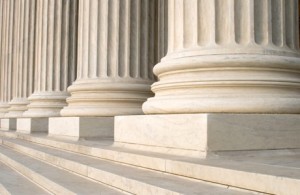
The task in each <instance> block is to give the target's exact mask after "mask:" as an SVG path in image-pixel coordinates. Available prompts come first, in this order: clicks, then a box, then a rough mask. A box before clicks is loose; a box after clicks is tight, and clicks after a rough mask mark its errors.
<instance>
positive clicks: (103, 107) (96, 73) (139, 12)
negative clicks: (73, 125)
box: [0, 0, 167, 117]
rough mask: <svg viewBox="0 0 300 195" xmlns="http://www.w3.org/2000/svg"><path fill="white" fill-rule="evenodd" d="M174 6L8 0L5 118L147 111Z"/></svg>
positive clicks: (0, 6) (2, 0) (3, 1)
mask: <svg viewBox="0 0 300 195" xmlns="http://www.w3.org/2000/svg"><path fill="white" fill-rule="evenodd" d="M166 9H167V3H166V1H164V0H155V1H148V0H79V1H78V0H43V1H39V0H0V10H1V11H0V22H1V24H0V28H1V29H0V32H1V39H0V41H1V44H0V45H1V57H0V59H1V100H0V102H1V104H0V112H1V117H55V116H115V115H122V114H123V115H124V114H141V113H142V109H141V107H142V103H143V102H144V101H146V99H147V98H148V97H150V96H152V93H151V91H150V85H151V84H152V83H153V82H154V81H155V79H156V78H155V76H154V75H153V73H152V68H153V66H154V65H155V64H156V63H157V62H158V61H159V60H160V59H161V58H162V56H163V55H165V53H166V46H167V44H166V42H167V39H166V36H167V25H166V22H167V12H166ZM68 87H69V88H68ZM70 95H71V96H70ZM69 96H70V97H69ZM68 97H69V98H68Z"/></svg>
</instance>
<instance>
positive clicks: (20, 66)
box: [6, 0, 36, 117]
mask: <svg viewBox="0 0 300 195" xmlns="http://www.w3.org/2000/svg"><path fill="white" fill-rule="evenodd" d="M35 5H36V4H35V0H26V1H22V0H16V1H15V8H16V13H15V19H14V21H15V24H14V30H13V31H14V33H13V36H14V39H13V47H14V49H13V68H14V71H13V89H14V90H13V99H12V100H11V102H10V103H9V105H10V108H9V113H8V114H6V116H8V117H21V116H22V114H23V112H24V111H26V110H27V104H28V103H29V101H28V100H27V97H29V95H31V93H32V92H33V77H34V66H33V65H34V35H35V34H34V23H35Z"/></svg>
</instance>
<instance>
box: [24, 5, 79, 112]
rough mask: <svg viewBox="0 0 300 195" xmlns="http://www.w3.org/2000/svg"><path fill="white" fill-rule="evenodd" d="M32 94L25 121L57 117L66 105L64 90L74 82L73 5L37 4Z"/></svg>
mask: <svg viewBox="0 0 300 195" xmlns="http://www.w3.org/2000/svg"><path fill="white" fill-rule="evenodd" d="M36 3H37V5H36V6H37V13H36V32H35V33H36V36H35V37H36V39H35V59H34V60H35V80H34V84H35V87H34V88H35V90H34V93H33V94H32V95H31V96H30V97H29V98H28V100H29V102H30V103H29V105H28V111H26V112H24V114H23V115H24V116H25V117H52V116H59V115H60V114H59V112H60V110H61V109H62V108H63V107H64V106H65V105H66V98H67V97H68V95H69V94H68V92H67V87H68V86H69V85H70V84H71V83H72V81H73V80H74V79H75V62H74V60H73V58H74V56H76V54H75V52H74V51H75V50H76V49H74V48H75V46H76V44H75V38H74V37H75V36H76V35H75V34H76V33H75V32H76V26H77V25H76V21H75V20H74V18H76V17H75V16H76V12H77V9H76V8H77V1H75V0H42V1H37V2H36Z"/></svg>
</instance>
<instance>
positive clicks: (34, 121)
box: [16, 118, 49, 134]
mask: <svg viewBox="0 0 300 195" xmlns="http://www.w3.org/2000/svg"><path fill="white" fill-rule="evenodd" d="M48 121H49V119H48V118H17V127H16V130H17V132H20V133H27V134H30V133H36V132H48V123H49V122H48Z"/></svg>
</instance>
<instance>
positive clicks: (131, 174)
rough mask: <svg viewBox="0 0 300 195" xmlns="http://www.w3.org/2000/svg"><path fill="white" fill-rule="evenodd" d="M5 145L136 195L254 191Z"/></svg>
mask: <svg viewBox="0 0 300 195" xmlns="http://www.w3.org/2000/svg"><path fill="white" fill-rule="evenodd" d="M2 144H3V145H4V146H7V147H10V148H12V149H14V150H17V151H19V152H21V153H24V154H26V155H29V156H32V157H34V158H38V159H40V160H43V161H46V162H48V163H51V164H54V165H55V166H59V167H61V168H64V169H67V170H69V171H72V172H75V173H77V174H80V175H82V176H84V177H88V178H91V179H94V180H97V181H99V182H102V183H105V184H107V185H110V186H114V187H116V188H119V189H122V190H124V191H126V192H129V193H133V194H155V195H156V194H253V193H252V192H248V191H247V192H246V191H243V190H238V189H231V188H230V189H229V187H228V186H224V185H217V184H213V183H208V182H203V181H197V180H192V179H186V178H180V177H177V176H174V175H168V174H162V173H160V172H157V171H150V170H146V169H140V168H136V167H133V166H128V165H124V164H120V163H115V162H112V161H107V160H103V159H97V158H93V157H88V156H84V155H81V154H76V153H70V152H66V151H62V150H58V149H54V148H50V147H45V146H42V145H38V144H34V143H30V142H26V141H24V140H17V139H3V140H2Z"/></svg>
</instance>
